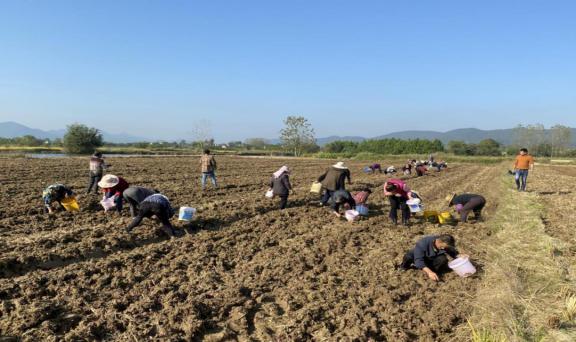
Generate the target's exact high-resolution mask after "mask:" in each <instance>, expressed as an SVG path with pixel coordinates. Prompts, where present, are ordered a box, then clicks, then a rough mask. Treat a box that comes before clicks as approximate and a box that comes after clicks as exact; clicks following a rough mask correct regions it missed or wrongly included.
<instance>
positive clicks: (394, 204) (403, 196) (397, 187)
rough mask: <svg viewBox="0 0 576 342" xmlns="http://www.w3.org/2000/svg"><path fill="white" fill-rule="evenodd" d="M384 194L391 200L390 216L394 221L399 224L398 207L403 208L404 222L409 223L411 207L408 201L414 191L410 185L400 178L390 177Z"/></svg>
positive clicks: (404, 223)
mask: <svg viewBox="0 0 576 342" xmlns="http://www.w3.org/2000/svg"><path fill="white" fill-rule="evenodd" d="M384 196H386V197H388V199H389V200H390V214H389V217H390V219H391V220H392V223H394V224H398V213H397V211H398V209H400V210H402V224H403V225H405V226H408V225H409V220H410V209H409V208H408V205H407V204H406V201H407V200H409V199H412V192H411V190H410V188H409V187H408V185H407V184H406V183H405V182H404V181H402V180H400V179H394V178H393V179H389V180H388V181H387V182H386V183H384Z"/></svg>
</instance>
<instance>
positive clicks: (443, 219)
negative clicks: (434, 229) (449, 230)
mask: <svg viewBox="0 0 576 342" xmlns="http://www.w3.org/2000/svg"><path fill="white" fill-rule="evenodd" d="M452 221H454V218H453V217H452V214H450V212H449V211H443V212H441V213H439V214H438V223H440V224H446V223H450V222H452Z"/></svg>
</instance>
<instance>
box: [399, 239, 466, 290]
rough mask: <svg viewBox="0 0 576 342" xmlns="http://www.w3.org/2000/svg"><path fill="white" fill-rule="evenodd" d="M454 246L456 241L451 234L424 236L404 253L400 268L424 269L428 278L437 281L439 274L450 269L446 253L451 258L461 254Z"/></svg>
mask: <svg viewBox="0 0 576 342" xmlns="http://www.w3.org/2000/svg"><path fill="white" fill-rule="evenodd" d="M455 246H456V241H455V240H454V237H453V236H452V235H448V234H442V235H431V236H426V237H424V238H422V239H420V241H418V242H417V243H416V246H415V247H414V248H413V249H411V250H410V251H408V252H407V253H406V254H405V255H404V258H403V260H402V264H401V265H400V269H402V270H407V269H409V268H411V267H412V266H414V267H415V268H417V269H419V270H422V271H424V273H426V275H427V276H428V278H430V279H432V280H434V281H438V280H439V278H438V275H439V274H442V273H446V272H449V271H450V269H449V268H448V258H447V257H446V255H449V256H450V257H451V258H457V257H459V256H463V255H459V253H458V250H457V249H456V247H455Z"/></svg>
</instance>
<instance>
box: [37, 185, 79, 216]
mask: <svg viewBox="0 0 576 342" xmlns="http://www.w3.org/2000/svg"><path fill="white" fill-rule="evenodd" d="M73 196H74V191H72V189H70V188H69V187H67V186H65V185H62V184H52V185H50V186H48V187H47V188H46V189H45V190H44V191H43V192H42V199H43V200H44V208H45V211H47V212H48V213H49V214H52V213H53V212H54V210H53V208H52V203H53V202H58V204H59V205H60V207H61V208H63V206H62V200H63V199H65V198H68V197H73Z"/></svg>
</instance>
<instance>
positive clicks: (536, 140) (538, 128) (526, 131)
mask: <svg viewBox="0 0 576 342" xmlns="http://www.w3.org/2000/svg"><path fill="white" fill-rule="evenodd" d="M514 142H515V144H516V145H518V146H519V147H525V148H527V149H528V150H534V149H535V148H536V147H538V146H540V145H542V144H544V143H545V142H546V136H545V129H544V125H542V124H535V125H527V126H522V125H518V126H517V127H516V128H514Z"/></svg>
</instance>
